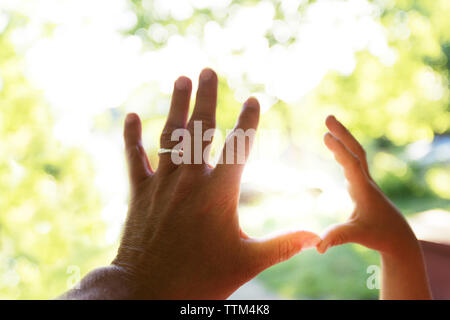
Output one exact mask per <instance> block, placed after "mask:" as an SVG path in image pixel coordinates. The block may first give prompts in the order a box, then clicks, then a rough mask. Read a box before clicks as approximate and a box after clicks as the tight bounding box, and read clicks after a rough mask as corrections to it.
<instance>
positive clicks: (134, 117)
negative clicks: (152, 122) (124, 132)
mask: <svg viewBox="0 0 450 320" xmlns="http://www.w3.org/2000/svg"><path fill="white" fill-rule="evenodd" d="M138 118H139V117H138V115H137V114H136V113H129V114H128V115H127V117H126V119H125V123H127V124H131V123H134V122H137V121H138Z"/></svg>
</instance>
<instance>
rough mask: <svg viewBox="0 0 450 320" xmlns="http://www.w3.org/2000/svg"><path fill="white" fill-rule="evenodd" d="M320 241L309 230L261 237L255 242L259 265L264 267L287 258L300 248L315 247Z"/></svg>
mask: <svg viewBox="0 0 450 320" xmlns="http://www.w3.org/2000/svg"><path fill="white" fill-rule="evenodd" d="M319 242H320V238H319V236H318V235H317V234H315V233H313V232H309V231H293V232H288V233H283V234H280V235H276V236H272V237H269V238H267V239H261V240H258V241H257V242H256V251H257V256H258V258H257V259H258V263H259V265H260V267H262V268H263V269H266V268H268V267H270V266H272V265H275V264H277V263H280V262H283V261H285V260H288V259H289V258H291V257H292V256H293V255H295V254H296V253H299V252H300V251H301V250H302V249H307V248H311V247H315V246H316V245H317V244H318V243H319Z"/></svg>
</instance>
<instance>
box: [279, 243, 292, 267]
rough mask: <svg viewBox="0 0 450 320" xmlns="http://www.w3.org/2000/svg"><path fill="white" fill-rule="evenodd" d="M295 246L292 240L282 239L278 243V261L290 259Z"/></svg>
mask: <svg viewBox="0 0 450 320" xmlns="http://www.w3.org/2000/svg"><path fill="white" fill-rule="evenodd" d="M293 250H294V246H293V243H292V241H291V240H281V241H280V242H279V243H278V261H277V262H282V261H285V260H287V259H289V258H290V257H291V256H292V254H293Z"/></svg>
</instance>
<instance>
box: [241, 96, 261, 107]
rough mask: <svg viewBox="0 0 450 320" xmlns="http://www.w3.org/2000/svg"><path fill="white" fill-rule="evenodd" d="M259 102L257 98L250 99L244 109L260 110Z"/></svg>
mask: <svg viewBox="0 0 450 320" xmlns="http://www.w3.org/2000/svg"><path fill="white" fill-rule="evenodd" d="M258 106H259V102H258V100H257V99H256V98H254V97H250V98H248V99H247V101H245V103H244V107H245V108H252V109H258Z"/></svg>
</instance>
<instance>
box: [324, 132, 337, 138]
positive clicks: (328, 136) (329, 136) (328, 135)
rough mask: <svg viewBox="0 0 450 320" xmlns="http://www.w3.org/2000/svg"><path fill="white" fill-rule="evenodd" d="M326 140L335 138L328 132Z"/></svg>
mask: <svg viewBox="0 0 450 320" xmlns="http://www.w3.org/2000/svg"><path fill="white" fill-rule="evenodd" d="M324 139H325V140H330V139H331V140H334V139H335V138H334V136H333V135H332V134H331V133H329V132H327V133H325V136H324Z"/></svg>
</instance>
